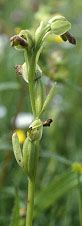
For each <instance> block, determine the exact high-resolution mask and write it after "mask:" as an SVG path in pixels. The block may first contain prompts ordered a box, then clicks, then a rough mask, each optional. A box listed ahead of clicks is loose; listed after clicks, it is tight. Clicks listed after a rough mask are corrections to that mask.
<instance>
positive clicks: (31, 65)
mask: <svg viewBox="0 0 82 226" xmlns="http://www.w3.org/2000/svg"><path fill="white" fill-rule="evenodd" d="M24 56H25V61H26V65H27V71H28V80H29V93H30V100H31V106H32V111H33V115H34V117H36V109H35V99H34V89H33V79H34V75H35V68H36V53H35V52H32V54H31V53H30V54H29V55H27V51H26V50H25V52H24Z"/></svg>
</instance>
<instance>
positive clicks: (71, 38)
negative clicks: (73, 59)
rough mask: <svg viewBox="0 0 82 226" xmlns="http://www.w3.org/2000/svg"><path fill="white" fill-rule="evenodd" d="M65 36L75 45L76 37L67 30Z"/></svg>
mask: <svg viewBox="0 0 82 226" xmlns="http://www.w3.org/2000/svg"><path fill="white" fill-rule="evenodd" d="M66 37H67V39H68V41H69V42H70V43H71V44H73V45H76V39H75V37H74V36H73V35H72V34H71V33H70V32H69V31H67V32H66Z"/></svg>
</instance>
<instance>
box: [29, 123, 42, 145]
mask: <svg viewBox="0 0 82 226" xmlns="http://www.w3.org/2000/svg"><path fill="white" fill-rule="evenodd" d="M42 132H43V124H42V121H41V120H40V119H38V118H36V119H34V120H33V121H32V123H31V125H30V127H29V129H28V132H27V136H28V137H29V139H30V140H31V141H37V140H40V139H41V137H42Z"/></svg>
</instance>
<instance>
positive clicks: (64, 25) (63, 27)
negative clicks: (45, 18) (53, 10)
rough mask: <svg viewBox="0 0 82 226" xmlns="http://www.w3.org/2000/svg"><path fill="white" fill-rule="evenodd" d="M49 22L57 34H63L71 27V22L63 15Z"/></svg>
mask: <svg viewBox="0 0 82 226" xmlns="http://www.w3.org/2000/svg"><path fill="white" fill-rule="evenodd" d="M49 22H50V24H51V31H53V32H54V34H55V35H62V34H64V33H66V32H67V31H68V30H69V29H70V28H71V24H70V22H69V21H67V20H66V18H65V17H63V16H55V17H54V18H52V19H51V20H49Z"/></svg>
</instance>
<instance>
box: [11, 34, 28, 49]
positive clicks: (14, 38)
mask: <svg viewBox="0 0 82 226" xmlns="http://www.w3.org/2000/svg"><path fill="white" fill-rule="evenodd" d="M16 41H18V43H17V45H21V46H23V47H27V46H28V43H27V41H26V39H24V38H22V37H20V36H18V35H14V36H12V37H11V38H10V42H11V46H15V42H16Z"/></svg>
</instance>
